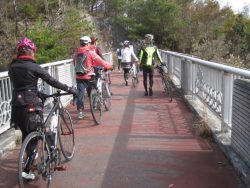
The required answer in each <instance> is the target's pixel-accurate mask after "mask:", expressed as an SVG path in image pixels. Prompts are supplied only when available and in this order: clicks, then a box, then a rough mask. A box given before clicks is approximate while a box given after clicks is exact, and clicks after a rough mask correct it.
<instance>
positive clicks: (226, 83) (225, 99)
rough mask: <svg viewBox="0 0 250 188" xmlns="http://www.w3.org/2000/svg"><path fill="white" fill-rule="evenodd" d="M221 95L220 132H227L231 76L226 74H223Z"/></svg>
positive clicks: (230, 108) (229, 117) (230, 99)
mask: <svg viewBox="0 0 250 188" xmlns="http://www.w3.org/2000/svg"><path fill="white" fill-rule="evenodd" d="M222 93H223V94H222V124H221V131H222V132H227V131H228V128H229V127H231V122H232V96H233V74H231V73H227V72H224V73H223V78H222ZM228 126H229V127H228Z"/></svg>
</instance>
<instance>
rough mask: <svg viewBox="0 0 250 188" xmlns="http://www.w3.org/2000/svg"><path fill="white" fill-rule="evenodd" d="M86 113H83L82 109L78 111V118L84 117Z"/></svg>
mask: <svg viewBox="0 0 250 188" xmlns="http://www.w3.org/2000/svg"><path fill="white" fill-rule="evenodd" d="M84 117H85V115H84V114H83V112H82V111H80V112H78V119H83V118H84Z"/></svg>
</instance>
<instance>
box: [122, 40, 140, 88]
mask: <svg viewBox="0 0 250 188" xmlns="http://www.w3.org/2000/svg"><path fill="white" fill-rule="evenodd" d="M123 45H124V47H123V48H122V50H121V56H122V60H121V67H122V68H123V71H124V80H125V85H126V86H127V85H128V77H129V70H130V69H131V67H132V60H133V61H135V62H138V58H137V57H136V55H135V53H134V50H133V49H132V48H131V47H130V45H129V41H128V40H126V41H124V43H123ZM132 58H133V59H132Z"/></svg>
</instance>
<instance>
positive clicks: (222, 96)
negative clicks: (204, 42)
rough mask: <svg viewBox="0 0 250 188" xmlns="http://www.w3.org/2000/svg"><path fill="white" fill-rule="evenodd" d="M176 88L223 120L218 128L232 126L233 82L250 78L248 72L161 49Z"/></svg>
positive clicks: (229, 127) (226, 128) (225, 128)
mask: <svg viewBox="0 0 250 188" xmlns="http://www.w3.org/2000/svg"><path fill="white" fill-rule="evenodd" d="M161 55H162V58H163V61H164V62H166V64H167V66H168V68H169V74H170V76H171V78H172V80H173V81H174V82H175V84H176V85H177V87H179V88H181V90H182V91H183V92H184V94H186V95H191V96H192V97H193V98H194V97H196V98H198V99H199V100H201V101H202V102H203V103H204V104H206V105H207V107H209V108H210V109H211V110H212V111H213V112H214V114H216V115H217V116H218V117H219V118H220V119H221V120H222V126H221V130H228V129H231V128H232V99H233V81H234V80H235V79H237V78H243V77H244V78H250V71H249V70H244V69H240V68H236V67H232V66H228V65H224V64H219V63H215V62H210V61H205V60H202V59H199V58H196V57H192V56H188V55H185V54H180V53H176V52H171V51H164V50H161Z"/></svg>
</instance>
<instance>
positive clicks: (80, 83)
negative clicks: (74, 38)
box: [73, 36, 113, 119]
mask: <svg viewBox="0 0 250 188" xmlns="http://www.w3.org/2000/svg"><path fill="white" fill-rule="evenodd" d="M90 42H91V39H90V37H89V36H83V37H81V38H80V47H79V48H78V49H77V53H75V54H74V55H73V63H74V65H75V68H76V65H77V64H78V63H81V64H82V65H84V67H85V69H86V72H85V73H82V74H78V73H77V72H76V75H75V76H76V83H77V90H78V92H79V96H78V98H77V111H78V119H83V118H84V116H85V115H84V114H83V109H84V93H85V89H87V91H88V87H89V85H90V82H89V80H90V79H91V76H90V74H91V73H93V72H94V67H96V66H102V67H104V68H105V69H112V68H113V66H112V65H111V64H110V63H109V62H107V61H105V60H103V59H102V58H101V57H100V56H98V55H97V54H96V53H95V52H93V51H92V50H91V49H90ZM83 57H85V59H84V60H83Z"/></svg>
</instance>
